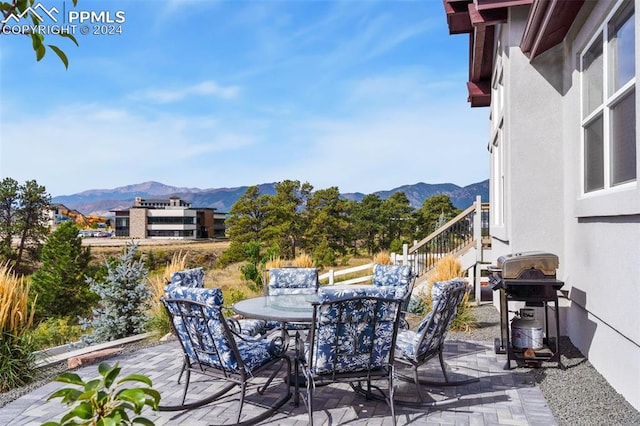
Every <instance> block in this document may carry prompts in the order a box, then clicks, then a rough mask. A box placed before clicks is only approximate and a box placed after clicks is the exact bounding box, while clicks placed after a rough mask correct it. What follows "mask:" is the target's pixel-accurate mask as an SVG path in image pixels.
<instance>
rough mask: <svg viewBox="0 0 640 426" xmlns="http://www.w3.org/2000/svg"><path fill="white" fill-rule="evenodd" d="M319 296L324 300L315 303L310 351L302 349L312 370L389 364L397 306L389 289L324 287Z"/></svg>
mask: <svg viewBox="0 0 640 426" xmlns="http://www.w3.org/2000/svg"><path fill="white" fill-rule="evenodd" d="M367 296H368V297H380V298H386V299H388V301H385V300H382V301H381V300H375V299H369V298H367ZM353 297H356V298H353ZM345 298H346V299H345ZM319 299H320V300H321V301H322V302H323V303H322V304H320V305H317V306H316V310H317V311H316V323H315V324H314V327H315V330H314V341H313V342H312V347H313V350H312V351H311V350H310V347H309V346H307V348H306V350H305V353H306V354H305V357H306V364H307V365H308V366H309V369H310V371H311V372H312V373H314V374H329V373H334V372H335V373H343V372H358V371H367V370H376V369H379V368H382V367H385V366H388V365H389V363H390V360H391V359H392V358H391V356H392V349H393V334H394V328H395V326H396V320H397V317H398V315H399V309H400V301H398V300H396V299H395V292H394V291H393V290H392V289H380V288H375V287H371V288H354V289H335V290H334V289H323V291H322V292H320V293H319Z"/></svg>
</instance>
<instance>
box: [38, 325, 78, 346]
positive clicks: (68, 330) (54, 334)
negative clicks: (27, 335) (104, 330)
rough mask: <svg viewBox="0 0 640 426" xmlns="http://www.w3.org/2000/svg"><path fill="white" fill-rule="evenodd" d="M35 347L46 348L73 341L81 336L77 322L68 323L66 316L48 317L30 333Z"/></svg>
mask: <svg viewBox="0 0 640 426" xmlns="http://www.w3.org/2000/svg"><path fill="white" fill-rule="evenodd" d="M31 335H32V338H33V344H34V345H35V347H36V349H46V348H51V347H54V346H60V345H64V344H67V343H69V342H75V341H77V340H79V339H80V337H81V336H82V327H81V326H80V325H79V324H75V325H74V324H69V319H68V318H49V319H47V320H45V321H43V322H41V323H40V324H38V326H37V327H36V329H35V330H33V331H32V333H31Z"/></svg>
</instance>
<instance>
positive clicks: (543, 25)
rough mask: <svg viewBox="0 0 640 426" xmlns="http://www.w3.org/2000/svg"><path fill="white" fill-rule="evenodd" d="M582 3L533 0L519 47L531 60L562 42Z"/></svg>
mask: <svg viewBox="0 0 640 426" xmlns="http://www.w3.org/2000/svg"><path fill="white" fill-rule="evenodd" d="M583 4H584V0H535V1H534V3H533V5H532V7H531V11H530V12H529V17H528V19H527V25H526V27H525V30H524V33H523V34H522V41H521V42H520V49H521V50H522V51H523V52H524V53H525V54H527V55H528V56H529V59H530V60H533V59H534V58H535V57H536V56H538V55H540V54H542V53H544V52H546V51H547V50H549V49H551V48H552V47H554V46H556V45H558V44H560V43H562V40H564V38H565V37H566V35H567V32H569V29H570V28H571V25H573V21H575V19H576V16H577V15H578V13H579V12H580V9H581V8H582V6H583Z"/></svg>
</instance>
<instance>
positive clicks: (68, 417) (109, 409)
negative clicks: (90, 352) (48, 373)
mask: <svg viewBox="0 0 640 426" xmlns="http://www.w3.org/2000/svg"><path fill="white" fill-rule="evenodd" d="M120 370H121V369H120V367H119V366H118V364H117V363H116V364H115V365H114V366H113V367H112V366H110V365H109V364H107V363H101V364H100V365H99V366H98V372H99V373H100V376H101V377H100V378H98V379H94V380H89V381H87V382H85V381H84V380H82V378H81V377H80V376H79V375H78V374H76V373H62V374H61V375H60V376H59V377H57V378H56V379H55V381H57V382H62V383H68V384H71V385H76V386H79V387H80V389H78V388H75V387H69V388H63V389H59V390H57V391H55V392H54V393H52V394H51V395H49V397H48V398H47V401H49V400H51V399H55V398H62V401H61V403H62V404H66V405H73V404H75V405H74V406H73V407H72V408H71V410H70V411H69V412H68V413H66V414H65V415H64V416H63V417H62V419H60V422H46V423H44V424H43V425H42V426H62V425H64V426H67V425H91V426H110V425H114V426H116V425H132V424H134V423H137V424H142V425H153V424H154V423H153V422H152V421H151V420H149V419H147V418H145V417H138V416H137V415H139V414H140V413H142V410H143V409H144V408H145V406H149V407H151V408H152V409H153V410H157V409H158V405H159V404H160V393H159V392H158V391H156V390H155V389H153V388H152V386H153V383H152V382H151V379H149V378H148V377H147V376H145V375H142V374H130V375H128V376H125V377H123V378H121V379H119V380H118V375H119V374H120ZM131 382H133V383H141V384H144V385H146V386H139V387H123V386H122V385H124V384H125V383H131ZM131 412H133V413H134V414H136V416H135V417H133V418H130V414H131Z"/></svg>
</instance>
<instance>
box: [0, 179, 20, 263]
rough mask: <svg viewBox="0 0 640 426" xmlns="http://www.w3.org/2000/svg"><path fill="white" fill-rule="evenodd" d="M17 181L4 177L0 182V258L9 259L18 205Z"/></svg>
mask: <svg viewBox="0 0 640 426" xmlns="http://www.w3.org/2000/svg"><path fill="white" fill-rule="evenodd" d="M19 189H20V185H19V184H18V181H16V180H15V179H12V178H10V177H6V178H4V179H2V181H0V257H1V258H2V260H7V259H10V258H11V255H12V254H13V249H12V247H11V245H12V242H13V237H14V235H15V233H16V214H17V211H18V206H19V204H20V196H19Z"/></svg>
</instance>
